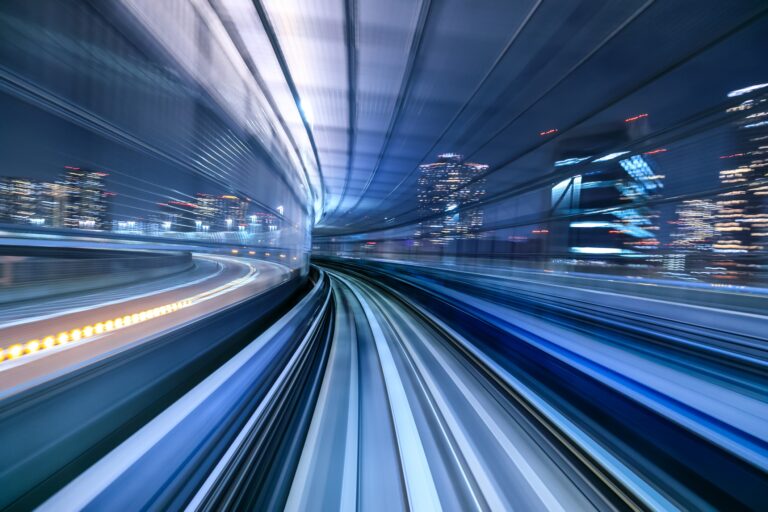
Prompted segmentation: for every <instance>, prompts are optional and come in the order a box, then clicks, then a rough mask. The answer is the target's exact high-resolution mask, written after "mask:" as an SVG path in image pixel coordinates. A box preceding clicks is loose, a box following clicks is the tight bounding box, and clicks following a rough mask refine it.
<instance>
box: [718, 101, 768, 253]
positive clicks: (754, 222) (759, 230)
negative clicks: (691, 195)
mask: <svg viewBox="0 0 768 512" xmlns="http://www.w3.org/2000/svg"><path fill="white" fill-rule="evenodd" d="M767 90H768V89H766V87H765V86H763V87H760V88H755V87H748V88H746V89H742V90H738V91H733V92H731V93H730V94H729V95H728V96H730V97H737V98H739V99H740V100H741V101H740V103H739V104H738V105H735V106H733V107H731V108H729V109H728V111H727V112H728V113H729V114H732V115H733V116H734V118H735V119H734V121H733V124H732V126H733V129H734V132H733V133H734V134H735V147H734V151H733V153H732V154H730V155H723V160H724V161H727V162H728V163H729V164H730V165H729V166H728V167H727V168H726V169H723V170H721V171H720V183H721V185H722V186H723V187H724V188H727V189H728V190H727V191H724V192H723V193H721V194H719V195H718V196H717V206H718V213H717V222H716V223H715V230H716V231H717V232H718V239H717V242H716V243H715V244H714V246H713V247H714V250H715V251H716V252H720V253H730V254H737V255H747V256H749V255H757V254H763V255H765V253H766V249H768V93H767V92H766V91H767Z"/></svg>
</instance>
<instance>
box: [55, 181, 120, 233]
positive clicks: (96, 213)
mask: <svg viewBox="0 0 768 512" xmlns="http://www.w3.org/2000/svg"><path fill="white" fill-rule="evenodd" d="M64 170H65V171H64V175H63V177H62V180H61V184H62V185H63V186H64V188H65V189H66V192H65V193H66V205H65V206H64V212H65V214H64V227H68V228H80V229H107V228H108V227H109V204H108V201H109V196H108V195H107V194H106V193H105V192H106V191H105V183H104V178H105V177H106V176H107V174H106V173H103V172H99V171H91V170H87V169H81V168H79V167H70V166H66V167H64Z"/></svg>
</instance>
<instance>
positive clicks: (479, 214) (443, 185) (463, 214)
mask: <svg viewBox="0 0 768 512" xmlns="http://www.w3.org/2000/svg"><path fill="white" fill-rule="evenodd" d="M487 169H488V166H487V165H484V164H476V163H471V162H465V161H464V157H463V156H462V155H459V154H456V153H444V154H442V155H438V157H437V162H434V163H431V164H423V165H421V166H419V170H420V172H421V174H420V175H419V179H418V195H417V197H418V201H419V216H420V217H430V218H429V219H428V220H425V221H424V222H422V223H420V224H419V229H418V231H417V232H416V236H417V237H419V238H423V239H425V240H429V241H431V242H432V243H434V244H446V243H448V242H450V241H452V240H457V239H471V238H479V237H480V236H481V233H480V230H481V228H482V226H483V210H482V209H481V208H479V207H478V208H471V206H472V205H473V204H477V203H479V202H480V201H481V199H482V198H483V196H484V195H485V179H484V178H481V179H479V180H477V181H475V182H474V183H472V184H471V185H469V183H470V182H471V181H472V180H473V179H474V178H476V177H477V176H478V175H481V174H482V173H483V172H485V171H486V170H487ZM466 207H470V208H469V209H465V210H462V208H466Z"/></svg>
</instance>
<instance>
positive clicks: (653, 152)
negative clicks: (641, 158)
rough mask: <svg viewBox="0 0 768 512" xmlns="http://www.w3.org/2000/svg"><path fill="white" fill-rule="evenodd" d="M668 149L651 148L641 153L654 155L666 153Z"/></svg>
mask: <svg viewBox="0 0 768 512" xmlns="http://www.w3.org/2000/svg"><path fill="white" fill-rule="evenodd" d="M667 151H668V150H667V149H666V148H659V149H653V150H651V151H646V152H645V153H643V154H644V155H655V154H657V153H666V152H667Z"/></svg>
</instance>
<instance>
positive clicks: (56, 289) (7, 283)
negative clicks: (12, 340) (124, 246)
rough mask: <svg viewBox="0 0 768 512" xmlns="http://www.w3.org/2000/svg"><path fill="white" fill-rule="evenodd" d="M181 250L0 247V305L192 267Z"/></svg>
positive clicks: (95, 287)
mask: <svg viewBox="0 0 768 512" xmlns="http://www.w3.org/2000/svg"><path fill="white" fill-rule="evenodd" d="M192 265H193V263H192V255H191V253H189V252H181V251H116V250H104V251H101V250H84V249H73V248H49V247H3V248H2V249H0V304H3V303H10V302H20V301H25V300H34V299H40V298H42V297H49V296H54V295H63V294H68V293H78V292H85V291H90V290H97V289H101V288H110V287H114V286H120V285H127V284H132V283H136V282H141V281H145V280H148V279H155V278H159V277H163V276H167V275H172V274H175V273H178V272H183V271H185V270H189V269H190V268H191V267H192Z"/></svg>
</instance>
